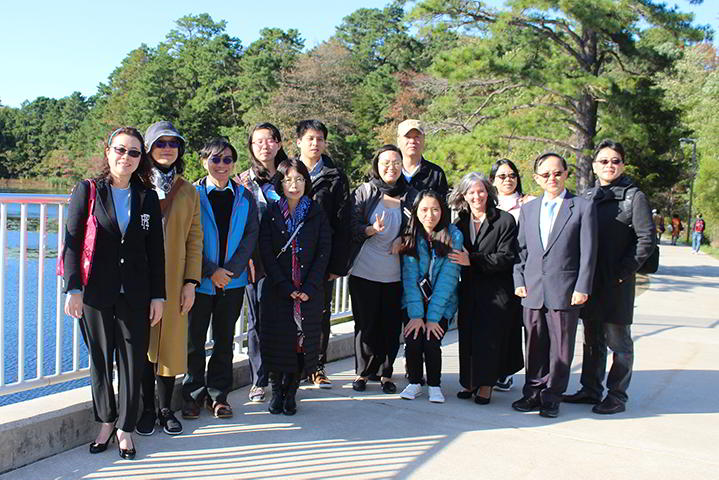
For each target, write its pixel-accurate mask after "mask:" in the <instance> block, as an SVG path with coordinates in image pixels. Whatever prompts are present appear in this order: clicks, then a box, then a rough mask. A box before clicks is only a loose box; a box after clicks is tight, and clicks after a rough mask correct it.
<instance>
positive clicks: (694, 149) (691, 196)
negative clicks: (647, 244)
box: [679, 138, 697, 243]
mask: <svg viewBox="0 0 719 480" xmlns="http://www.w3.org/2000/svg"><path fill="white" fill-rule="evenodd" d="M682 143H691V144H692V179H691V182H689V218H688V220H687V243H689V234H690V232H691V225H692V200H693V199H694V179H695V178H696V176H697V140H696V138H680V139H679V144H682Z"/></svg>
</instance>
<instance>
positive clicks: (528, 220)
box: [512, 152, 597, 418]
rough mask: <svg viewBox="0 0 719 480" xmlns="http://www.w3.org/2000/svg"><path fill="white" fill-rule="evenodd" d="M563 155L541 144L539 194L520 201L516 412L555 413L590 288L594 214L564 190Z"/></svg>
mask: <svg viewBox="0 0 719 480" xmlns="http://www.w3.org/2000/svg"><path fill="white" fill-rule="evenodd" d="M568 176H569V172H568V169H567V162H566V161H565V160H564V158H562V157H561V156H560V155H558V154H556V153H552V152H547V153H544V154H542V155H540V156H539V157H537V159H536V160H535V162H534V179H535V181H536V182H537V183H538V184H539V185H540V186H541V187H542V189H543V190H544V194H543V195H542V196H541V197H540V198H538V199H535V200H532V201H531V202H529V203H527V204H525V205H524V206H523V207H522V210H521V213H520V216H519V235H518V241H519V259H518V261H517V263H516V264H515V267H514V287H515V294H516V295H517V296H519V297H522V306H523V307H524V327H525V329H526V333H527V344H526V357H527V358H526V362H525V364H526V377H525V383H524V390H523V394H524V396H523V397H522V398H521V399H519V400H517V401H516V402H514V403H513V404H512V408H514V409H515V410H518V411H520V412H529V411H532V410H536V409H539V414H540V415H542V416H543V417H550V418H553V417H556V416H557V415H558V414H559V402H560V401H561V399H562V394H563V393H564V391H565V390H566V388H567V384H568V383H569V371H570V366H571V364H572V357H573V355H574V337H575V335H576V332H577V320H578V318H579V309H580V307H581V305H582V304H584V303H585V302H586V301H587V300H588V298H589V294H590V293H591V291H592V280H593V277H594V266H595V263H596V258H597V219H596V212H595V209H594V206H593V204H592V203H591V202H589V201H587V200H585V199H583V198H580V197H577V196H575V195H573V194H572V193H571V192H569V191H567V190H566V189H565V187H564V184H565V182H566V180H567V177H568Z"/></svg>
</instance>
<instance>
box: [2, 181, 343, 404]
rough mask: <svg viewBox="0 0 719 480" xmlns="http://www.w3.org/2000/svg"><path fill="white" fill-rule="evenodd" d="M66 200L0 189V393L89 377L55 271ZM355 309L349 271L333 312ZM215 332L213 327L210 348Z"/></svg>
mask: <svg viewBox="0 0 719 480" xmlns="http://www.w3.org/2000/svg"><path fill="white" fill-rule="evenodd" d="M67 202H68V198H67V196H59V195H13V194H2V195H0V396H4V395H9V394H13V393H18V392H23V391H27V390H33V389H36V388H40V387H46V386H49V385H57V384H61V383H65V382H68V381H71V380H77V379H81V378H85V377H88V376H89V358H88V355H87V350H86V348H85V345H84V343H83V342H82V339H81V332H80V329H79V325H78V322H77V321H75V319H73V318H72V317H69V316H67V315H65V313H64V311H63V309H64V295H63V294H62V279H61V278H59V277H57V276H56V275H55V264H56V262H57V256H58V254H59V252H60V251H61V248H62V244H63V236H64V223H65V213H66V204H67ZM51 246H52V247H54V248H55V249H53V248H51ZM35 258H37V260H35ZM53 282H54V283H53ZM245 312H246V307H245V308H244V309H243V311H242V313H241V314H240V318H239V319H238V321H237V323H236V326H235V351H236V352H239V353H246V352H247V347H246V338H247V317H246V313H245ZM350 315H351V307H350V302H349V292H348V288H347V278H346V277H345V278H342V279H339V280H338V281H336V282H335V293H334V301H333V305H332V318H333V319H337V318H342V317H348V316H350ZM15 320H16V323H15ZM33 337H34V338H33ZM211 338H212V337H211V332H208V343H207V348H212V342H211V341H210V340H209V339H211ZM33 344H34V347H33ZM50 352H53V353H50ZM31 372H32V373H31Z"/></svg>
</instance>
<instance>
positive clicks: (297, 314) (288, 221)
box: [279, 195, 312, 352]
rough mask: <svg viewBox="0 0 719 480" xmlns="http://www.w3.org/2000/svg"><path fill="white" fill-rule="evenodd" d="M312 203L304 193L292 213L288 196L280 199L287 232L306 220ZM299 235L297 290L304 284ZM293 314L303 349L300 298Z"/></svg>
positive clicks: (294, 282) (295, 252)
mask: <svg viewBox="0 0 719 480" xmlns="http://www.w3.org/2000/svg"><path fill="white" fill-rule="evenodd" d="M310 205H312V201H311V200H310V199H309V197H307V196H306V195H303V196H302V198H301V199H300V201H299V203H298V204H297V207H295V213H294V215H292V214H291V213H290V206H289V203H288V202H287V199H286V198H284V197H283V198H282V199H281V200H280V201H279V206H280V210H281V211H282V215H283V216H284V218H285V225H286V226H287V233H288V234H289V235H292V234H293V233H294V231H295V230H296V229H297V227H299V225H300V224H301V223H302V222H304V221H305V218H306V217H307V212H308V211H309V209H310ZM298 237H299V235H295V238H293V239H292V244H291V246H292V286H293V287H294V288H295V290H299V289H300V287H301V285H302V271H301V270H300V258H299V255H298V252H299V251H300V246H299V241H298ZM292 307H293V308H292V316H293V318H294V321H295V325H296V326H297V351H298V352H301V351H303V350H302V348H303V344H304V340H305V333H304V331H303V330H302V301H301V300H300V299H299V298H296V299H294V300H293V306H292Z"/></svg>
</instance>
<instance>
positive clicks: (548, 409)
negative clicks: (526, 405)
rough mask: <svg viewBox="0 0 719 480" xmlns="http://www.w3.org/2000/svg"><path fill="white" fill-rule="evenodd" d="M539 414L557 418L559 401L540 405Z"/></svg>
mask: <svg viewBox="0 0 719 480" xmlns="http://www.w3.org/2000/svg"><path fill="white" fill-rule="evenodd" d="M539 415H540V416H542V417H546V418H557V416H558V415H559V402H547V403H543V404H542V405H541V406H540V407H539Z"/></svg>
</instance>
